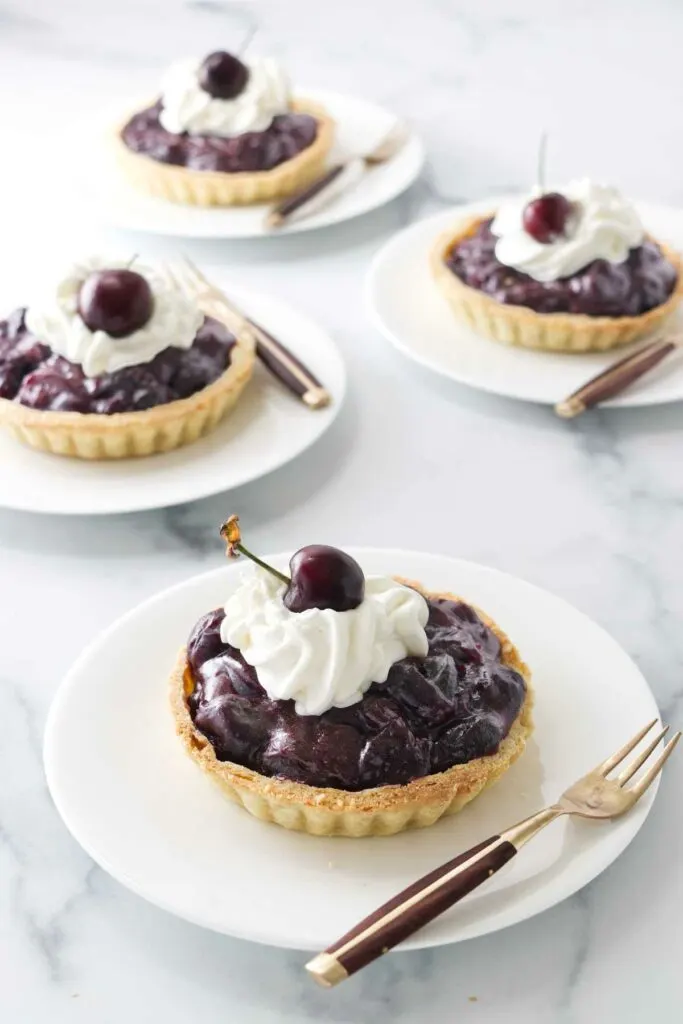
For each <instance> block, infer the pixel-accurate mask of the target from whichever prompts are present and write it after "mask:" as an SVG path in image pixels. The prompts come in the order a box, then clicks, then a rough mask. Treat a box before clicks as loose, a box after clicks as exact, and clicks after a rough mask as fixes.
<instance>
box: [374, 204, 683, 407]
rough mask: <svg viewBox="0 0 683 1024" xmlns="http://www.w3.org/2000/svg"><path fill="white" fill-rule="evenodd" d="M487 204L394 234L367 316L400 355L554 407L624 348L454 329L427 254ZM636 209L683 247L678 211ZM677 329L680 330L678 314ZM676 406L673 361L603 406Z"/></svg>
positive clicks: (681, 360)
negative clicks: (553, 346)
mask: <svg viewBox="0 0 683 1024" xmlns="http://www.w3.org/2000/svg"><path fill="white" fill-rule="evenodd" d="M493 205H495V200H489V201H488V202H485V203H472V204H470V205H467V206H461V207H458V208H456V209H453V210H449V211H448V212H447V213H440V214H438V215H437V216H435V217H430V218H429V219H428V220H423V221H420V222H419V223H417V224H413V225H411V226H410V227H408V228H406V229H405V230H404V231H401V232H400V233H399V234H397V235H395V236H394V237H393V238H392V239H391V240H390V241H389V242H388V243H387V244H386V245H385V246H384V247H383V248H382V249H381V250H380V252H379V253H378V254H377V256H376V257H375V260H374V262H373V264H372V266H371V268H370V270H369V273H368V278H367V301H368V305H369V308H370V312H371V316H372V318H373V320H374V322H375V323H376V325H377V326H378V328H379V330H380V331H381V332H382V334H384V336H385V337H386V338H388V339H389V341H391V342H392V343H393V344H394V345H395V346H396V348H398V349H399V350H400V351H401V352H403V353H404V355H407V356H408V357H409V358H410V359H414V360H415V362H417V363H421V364H422V365H423V366H427V367H429V369H431V370H434V371H435V372H436V373H439V374H441V375H442V376H444V377H451V378H452V379H453V380H456V381H458V382H459V383H461V384H468V385H470V387H473V388H478V389H479V390H481V391H489V392H493V393H494V394H497V395H505V396H506V397H508V398H519V399H524V400H526V401H529V402H542V403H547V404H553V405H554V404H555V402H557V401H559V400H560V399H561V398H565V397H566V396H567V395H569V394H571V392H572V391H574V390H575V389H576V388H577V387H579V386H580V385H581V384H583V383H584V382H585V381H587V380H589V379H590V378H591V377H593V376H594V375H595V374H596V373H599V372H600V371H601V370H603V369H605V367H607V366H608V365H609V364H610V363H611V362H614V361H615V360H616V359H618V358H619V357H620V356H621V355H625V354H626V352H627V351H628V349H625V350H623V351H619V352H617V353H615V352H612V353H607V354H604V355H603V354H599V353H597V354H589V355H562V354H555V353H547V352H533V351H531V350H526V349H519V348H512V347H507V346H505V345H501V344H499V343H498V342H495V341H490V340H488V339H487V338H481V337H479V336H478V335H476V334H475V333H474V332H473V331H470V330H468V329H467V328H466V327H463V326H461V325H460V324H459V323H457V321H456V320H455V318H454V317H453V314H452V313H451V311H450V309H449V307H448V305H447V303H446V300H445V299H444V298H443V296H442V295H441V293H440V291H439V290H438V289H437V287H436V284H435V283H434V281H433V280H432V277H431V274H430V270H429V251H430V248H431V246H432V244H433V242H434V240H435V239H436V238H437V236H438V235H439V233H440V232H442V231H445V230H446V229H447V228H448V227H449V226H450V225H455V224H456V223H457V222H458V220H459V219H463V218H465V217H467V216H470V215H472V214H476V213H484V212H486V211H487V210H490V209H491V208H492V206H493ZM638 207H639V210H640V212H641V215H642V217H643V221H644V223H645V225H646V226H647V228H648V230H649V231H651V232H652V233H653V234H654V235H655V236H657V237H659V238H661V239H662V240H663V241H667V242H669V243H670V244H671V245H673V246H674V247H675V248H678V249H681V248H683V210H680V209H674V208H671V207H666V206H652V205H649V204H642V203H639V204H638ZM678 323H679V325H683V314H679V320H678ZM640 344H642V343H640ZM634 347H637V345H636V346H634ZM681 399H683V357H679V356H678V355H675V356H672V357H671V358H670V359H669V360H665V361H664V363H663V364H662V365H661V366H660V367H659V369H658V370H656V371H654V372H653V373H651V374H649V375H648V376H646V377H645V378H643V380H642V381H639V382H637V383H636V384H635V385H634V386H633V387H632V388H631V389H630V390H629V391H627V392H626V393H625V394H623V395H620V396H619V397H618V398H616V399H614V400H613V401H612V402H610V403H605V404H606V405H607V404H609V405H614V406H638V405H657V404H660V403H662V402H674V401H679V400H681Z"/></svg>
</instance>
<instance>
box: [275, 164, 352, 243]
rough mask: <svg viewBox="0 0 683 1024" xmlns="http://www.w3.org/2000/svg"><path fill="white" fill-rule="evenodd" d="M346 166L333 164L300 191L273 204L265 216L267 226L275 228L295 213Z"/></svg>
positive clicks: (330, 182)
mask: <svg viewBox="0 0 683 1024" xmlns="http://www.w3.org/2000/svg"><path fill="white" fill-rule="evenodd" d="M345 167H346V164H334V166H333V167H330V169H329V170H328V171H325V173H324V174H321V175H320V177H319V178H316V179H315V181H312V182H311V184H310V185H308V186H307V187H306V188H305V189H303V190H302V191H301V192H296V193H295V194H294V195H293V196H290V197H289V198H288V199H285V200H284V201H283V202H281V203H279V204H278V205H277V206H274V207H273V209H272V210H271V211H270V213H269V214H268V216H267V217H266V224H267V226H268V227H271V228H277V227H279V226H280V225H281V224H284V222H285V221H286V220H287V218H288V217H290V216H291V215H292V214H293V213H296V211H297V210H298V209H300V208H301V207H302V206H303V205H304V204H305V203H307V202H309V200H311V199H312V198H313V197H314V196H317V195H318V194H319V193H320V192H322V190H323V189H324V188H327V186H328V185H331V184H332V182H333V181H335V180H336V179H337V178H338V177H339V175H340V174H341V172H342V171H343V170H344V168H345Z"/></svg>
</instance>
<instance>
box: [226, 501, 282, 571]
mask: <svg viewBox="0 0 683 1024" xmlns="http://www.w3.org/2000/svg"><path fill="white" fill-rule="evenodd" d="M239 522H240V521H239V516H230V517H229V518H228V519H226V520H225V522H224V523H223V525H222V526H221V529H220V534H221V537H222V538H223V540H224V541H225V543H226V545H227V554H228V557H229V558H237V556H238V555H245V556H246V557H247V558H249V559H251V561H252V562H255V563H256V565H259V566H260V567H261V568H262V569H265V570H266V572H269V573H270V574H271V576H275V577H276V578H277V579H279V580H280V581H281V582H282V583H287V584H289V583H291V582H292V581H291V580H290V578H289V576H285V574H284V573H283V572H280V571H279V570H278V569H274V568H273V566H272V565H268V563H267V562H264V561H263V560H262V559H260V558H259V557H258V556H257V555H255V554H254V553H253V552H252V551H250V550H249V548H245V546H244V544H243V543H242V531H241V530H240V525H239Z"/></svg>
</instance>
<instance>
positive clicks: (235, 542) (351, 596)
mask: <svg viewBox="0 0 683 1024" xmlns="http://www.w3.org/2000/svg"><path fill="white" fill-rule="evenodd" d="M221 536H222V537H223V539H224V540H225V541H226V542H227V546H228V555H232V556H235V555H237V554H243V555H246V556H247V558H250V559H251V560H252V561H253V562H255V563H256V564H257V565H259V566H261V568H262V569H266V570H267V571H268V572H270V573H272V575H273V576H276V577H277V578H278V579H279V580H281V581H282V582H283V583H286V584H287V586H286V589H285V593H284V595H283V598H282V600H283V603H284V605H285V607H286V608H288V609H289V611H290V612H305V611H308V610H309V609H311V608H319V609H326V608H330V609H332V610H333V611H336V612H347V611H351V610H352V609H353V608H357V607H358V605H359V604H361V603H362V601H363V598H364V597H365V576H364V575H363V570H362V569H361V567H360V565H359V564H358V562H356V560H355V559H354V558H351V556H350V555H347V554H346V552H345V551H340V550H339V548H333V547H329V546H328V545H326V544H309V545H308V546H307V547H304V548H300V549H299V550H298V551H296V552H295V553H294V554H293V555H292V557H291V559H290V562H289V568H290V572H291V576H285V574H284V573H281V572H280V571H279V570H278V569H274V568H273V567H272V566H270V565H268V564H267V563H266V562H263V561H262V560H261V559H260V558H257V557H256V555H254V554H253V553H252V552H251V551H249V549H248V548H246V547H245V546H244V544H243V543H242V533H241V530H240V527H239V519H238V517H237V516H230V518H229V519H228V520H226V522H225V523H223V525H222V526H221Z"/></svg>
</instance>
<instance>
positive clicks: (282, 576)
mask: <svg viewBox="0 0 683 1024" xmlns="http://www.w3.org/2000/svg"><path fill="white" fill-rule="evenodd" d="M233 547H234V549H235V551H239V553H240V554H241V555H246V556H247V558H250V559H251V560H252V562H256V564H257V565H260V566H261V568H262V569H265V570H266V572H269V573H270V574H271V576H276V577H277V578H278V579H279V580H281V581H282V583H287V584H289V583H291V582H292V581H291V580H290V578H289V576H285V574H284V573H283V572H280V570H279V569H274V568H273V566H272V565H268V563H267V562H264V561H262V560H261V559H260V558H258V557H257V556H256V555H255V554H254V553H253V552H252V551H250V550H249V548H245V546H244V544H242V542H241V541H240V542H238V543H237V544H233Z"/></svg>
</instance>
